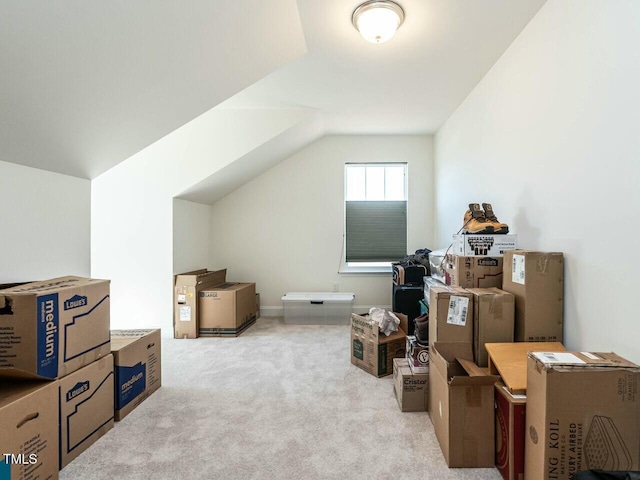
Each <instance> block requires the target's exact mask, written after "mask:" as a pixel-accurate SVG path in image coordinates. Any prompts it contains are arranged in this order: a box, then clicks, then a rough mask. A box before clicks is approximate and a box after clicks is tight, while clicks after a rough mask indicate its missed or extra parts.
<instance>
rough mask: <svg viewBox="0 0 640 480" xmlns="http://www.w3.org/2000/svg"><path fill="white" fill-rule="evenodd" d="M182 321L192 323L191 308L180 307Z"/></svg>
mask: <svg viewBox="0 0 640 480" xmlns="http://www.w3.org/2000/svg"><path fill="white" fill-rule="evenodd" d="M180 321H181V322H190V321H191V307H189V306H186V307H180Z"/></svg>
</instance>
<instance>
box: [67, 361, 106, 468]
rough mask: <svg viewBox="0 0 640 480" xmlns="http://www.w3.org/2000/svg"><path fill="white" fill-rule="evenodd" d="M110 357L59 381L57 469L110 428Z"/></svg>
mask: <svg viewBox="0 0 640 480" xmlns="http://www.w3.org/2000/svg"><path fill="white" fill-rule="evenodd" d="M113 379H114V374H113V355H111V354H109V355H107V356H106V357H104V358H101V359H100V360H97V361H95V362H93V363H92V364H90V365H87V366H86V367H82V368H81V369H80V370H77V371H75V372H73V373H72V374H70V375H67V376H66V377H64V378H61V379H60V380H59V392H60V396H59V402H60V410H59V415H60V469H62V468H64V467H65V466H66V465H68V464H69V463H70V462H71V461H72V460H73V459H74V458H76V457H77V456H78V455H80V454H81V453H82V452H84V451H85V450H86V449H87V448H89V447H90V446H91V445H92V444H93V443H94V442H95V441H96V440H98V439H99V438H100V437H101V436H103V435H104V434H105V433H107V432H108V431H109V430H111V429H112V428H113V417H114V408H113V406H114V394H113V392H114V390H113V389H114V380H113Z"/></svg>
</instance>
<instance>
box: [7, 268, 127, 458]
mask: <svg viewBox="0 0 640 480" xmlns="http://www.w3.org/2000/svg"><path fill="white" fill-rule="evenodd" d="M0 304H1V305H3V308H2V314H1V315H0V345H1V346H2V348H0V352H1V353H0V377H10V378H12V377H23V378H37V379H39V380H48V381H50V382H49V383H48V384H47V385H53V387H52V388H53V389H54V390H55V394H56V399H55V400H54V402H53V403H54V405H56V408H55V410H56V417H55V420H54V426H55V430H56V432H58V433H57V437H58V440H57V441H56V445H58V448H57V449H56V454H55V456H56V460H57V462H56V464H57V465H56V466H57V467H59V468H63V467H64V466H65V465H67V464H68V463H69V462H70V461H71V460H72V459H73V458H75V457H77V456H78V455H79V454H80V453H81V452H83V451H84V450H86V449H87V448H88V447H89V446H90V445H91V444H92V443H93V442H95V441H96V440H97V439H98V438H99V437H101V436H102V435H104V433H106V432H107V431H108V430H109V429H111V428H112V427H113V418H114V410H113V406H114V393H113V392H114V390H113V357H112V356H111V355H110V350H111V348H110V336H109V324H110V308H109V305H110V294H109V281H108V280H96V279H88V278H81V277H74V276H69V277H61V278H55V279H52V280H47V281H42V282H32V283H27V284H23V285H17V286H14V287H11V288H9V289H5V290H1V291H0ZM51 380H54V381H53V382H51ZM43 385H44V384H43ZM5 388H11V387H9V385H8V383H5V382H3V385H2V387H0V391H4V389H5ZM43 388H44V387H43ZM47 388H49V387H47ZM0 395H2V393H0ZM30 396H31V395H29V397H30ZM32 413H33V412H32ZM45 413H46V412H44V413H43V418H47V416H46V415H45ZM39 418H40V417H38V419H39ZM28 423H30V422H28ZM39 424H40V422H34V425H39ZM25 425H26V424H25ZM42 428H43V430H44V429H45V426H43V427H42ZM58 442H59V443H58ZM37 448H40V447H37ZM3 453H4V452H3ZM7 453H13V452H7Z"/></svg>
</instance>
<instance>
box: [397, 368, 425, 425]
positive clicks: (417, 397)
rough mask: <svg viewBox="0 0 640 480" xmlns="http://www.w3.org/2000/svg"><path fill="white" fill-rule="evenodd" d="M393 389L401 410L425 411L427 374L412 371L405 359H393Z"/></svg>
mask: <svg viewBox="0 0 640 480" xmlns="http://www.w3.org/2000/svg"><path fill="white" fill-rule="evenodd" d="M393 391H394V392H395V395H396V400H398V405H399V406H400V411H401V412H426V411H427V407H428V400H429V395H428V394H429V374H428V373H413V372H412V371H411V368H409V362H408V361H407V360H406V359H402V358H394V359H393Z"/></svg>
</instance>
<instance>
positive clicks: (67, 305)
mask: <svg viewBox="0 0 640 480" xmlns="http://www.w3.org/2000/svg"><path fill="white" fill-rule="evenodd" d="M86 306H87V297H83V296H82V295H74V296H73V297H71V298H70V299H69V300H65V302H64V309H65V310H71V309H72V308H79V307H86Z"/></svg>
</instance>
